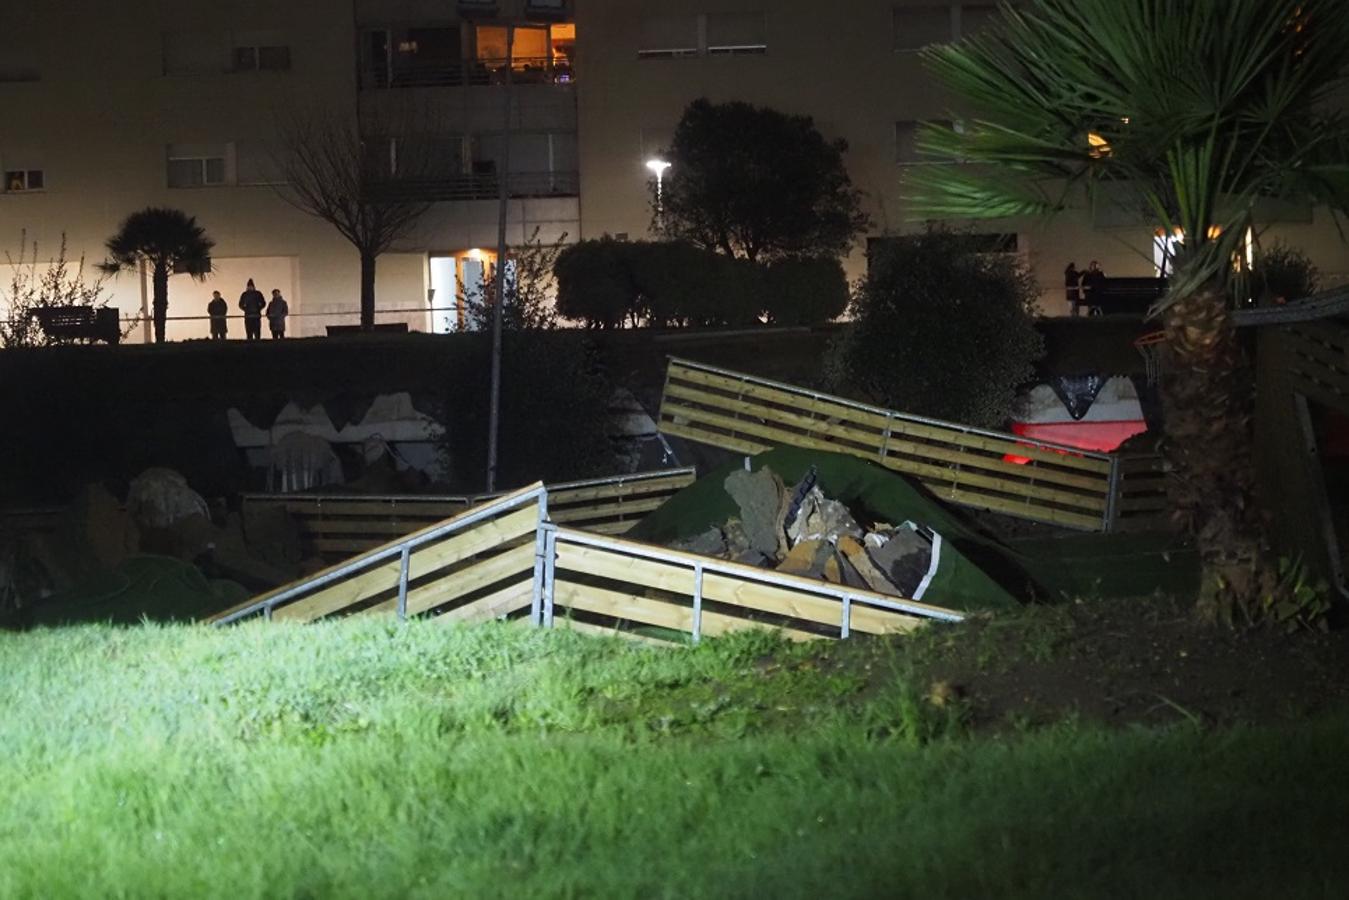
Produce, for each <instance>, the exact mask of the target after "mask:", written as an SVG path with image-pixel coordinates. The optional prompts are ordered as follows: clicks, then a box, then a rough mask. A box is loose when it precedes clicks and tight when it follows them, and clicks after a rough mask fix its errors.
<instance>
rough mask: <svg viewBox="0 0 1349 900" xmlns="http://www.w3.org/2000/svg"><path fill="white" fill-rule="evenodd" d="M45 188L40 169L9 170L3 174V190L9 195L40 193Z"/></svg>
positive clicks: (44, 179)
mask: <svg viewBox="0 0 1349 900" xmlns="http://www.w3.org/2000/svg"><path fill="white" fill-rule="evenodd" d="M46 186H47V179H46V177H45V176H44V175H43V174H42V170H41V169H10V170H9V171H7V172H5V190H6V191H8V192H11V193H19V192H21V191H40V190H42V189H43V188H45V187H46Z"/></svg>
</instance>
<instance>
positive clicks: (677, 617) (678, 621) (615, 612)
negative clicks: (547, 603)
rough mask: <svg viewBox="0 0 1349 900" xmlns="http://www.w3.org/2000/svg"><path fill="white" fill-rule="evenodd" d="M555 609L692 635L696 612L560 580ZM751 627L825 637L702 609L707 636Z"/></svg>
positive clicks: (795, 635) (802, 636)
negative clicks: (582, 612)
mask: <svg viewBox="0 0 1349 900" xmlns="http://www.w3.org/2000/svg"><path fill="white" fill-rule="evenodd" d="M553 604H554V606H555V607H556V606H563V607H567V608H570V609H579V610H583V611H585V612H590V613H596V614H598V615H604V616H610V617H612V618H615V619H627V620H629V621H633V622H641V623H642V624H645V625H655V626H656V627H658V628H669V629H671V630H672V631H682V632H684V633H686V634H692V633H693V609H692V608H690V607H685V606H681V605H679V604H677V603H670V602H668V601H665V600H660V599H657V598H654V597H643V596H641V595H638V594H626V593H623V592H622V591H611V590H608V589H606V588H597V587H592V586H589V585H582V584H575V583H572V582H568V581H558V582H556V583H555V584H554V587H553ZM554 621H556V619H555V620H554ZM750 628H762V629H765V630H768V631H776V632H778V633H779V634H781V635H782V636H783V637H786V638H788V639H790V640H793V641H813V640H819V639H820V638H821V637H822V635H818V634H811V633H810V632H808V631H800V630H798V629H795V628H779V627H774V626H773V625H771V624H769V623H766V622H753V621H750V620H748V619H739V618H736V617H735V616H728V615H724V614H722V613H717V612H712V611H711V610H703V617H702V633H703V634H704V635H706V636H707V637H715V636H718V635H723V634H730V633H731V632H732V631H745V630H748V629H750Z"/></svg>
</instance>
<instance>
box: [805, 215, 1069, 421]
mask: <svg viewBox="0 0 1349 900" xmlns="http://www.w3.org/2000/svg"><path fill="white" fill-rule="evenodd" d="M1038 296H1039V291H1038V289H1037V287H1036V284H1035V280H1034V278H1033V277H1032V276H1031V274H1030V272H1029V271H1028V270H1027V269H1026V267H1025V266H1024V265H1022V264H1021V263H1020V262H1019V261H1017V260H1015V259H1013V258H1010V257H1006V256H1001V255H994V254H982V253H977V252H974V250H973V249H972V245H971V243H970V241H969V239H968V238H967V237H966V236H963V235H960V234H956V233H952V232H947V231H941V230H932V231H928V232H926V233H923V234H917V235H911V236H905V237H900V238H895V239H893V240H891V241H888V242H886V244H885V245H883V246H879V247H877V248H876V249H875V250H873V252H872V255H871V258H870V261H869V272H868V276H867V280H866V282H865V283H864V284H863V285H862V286H861V288H860V290H859V291H858V294H857V296H856V297H855V298H854V300H853V304H852V314H853V318H854V320H855V321H854V324H853V325H852V326H851V327H850V328H849V329H848V330H846V331H845V332H844V333H843V334H842V335H841V336H840V338H838V339H837V340H836V343H835V346H834V347H833V348H832V350H831V356H832V360H831V365H830V369H831V371H830V372H829V374H830V376H831V380H832V381H833V382H834V385H833V386H834V388H835V389H836V390H843V391H846V392H853V393H860V394H862V395H863V396H865V397H866V399H868V400H870V401H871V402H874V403H877V404H880V405H882V406H887V407H891V408H893V409H898V410H901V411H903V412H907V413H914V414H917V415H923V416H931V417H933V418H939V419H949V420H952V421H956V422H963V423H966V424H969V425H975V426H981V427H998V426H1001V425H1002V424H1003V423H1005V422H1006V420H1007V419H1008V418H1010V417H1011V415H1012V413H1013V409H1014V405H1015V398H1016V392H1017V389H1018V387H1020V386H1021V385H1022V384H1023V383H1024V382H1025V381H1026V380H1027V379H1029V378H1030V377H1031V376H1032V374H1033V373H1034V363H1035V361H1036V360H1037V359H1039V358H1040V357H1041V356H1043V355H1044V341H1043V339H1042V338H1041V337H1040V335H1039V333H1038V332H1037V331H1036V330H1035V325H1034V319H1033V315H1032V309H1033V307H1034V304H1035V301H1036V299H1037V298H1038Z"/></svg>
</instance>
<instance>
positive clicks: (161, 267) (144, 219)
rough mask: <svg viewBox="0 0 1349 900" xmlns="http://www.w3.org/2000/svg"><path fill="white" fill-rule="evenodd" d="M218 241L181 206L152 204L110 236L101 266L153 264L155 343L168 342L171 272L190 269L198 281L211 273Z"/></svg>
mask: <svg viewBox="0 0 1349 900" xmlns="http://www.w3.org/2000/svg"><path fill="white" fill-rule="evenodd" d="M214 246H215V241H213V240H211V239H210V238H209V237H207V236H206V230H205V229H204V228H202V227H201V226H200V225H198V224H197V220H196V217H194V216H189V215H188V214H187V213H185V212H182V211H181V210H177V209H161V208H157V207H148V208H146V209H143V210H141V211H140V212H134V213H132V214H131V215H129V216H127V217H126V219H125V220H124V221H123V222H122V224H121V227H119V228H118V229H117V233H116V234H114V235H113V236H112V237H110V238H108V243H107V248H108V260H107V261H106V262H104V263H102V264H101V265H100V266H99V268H101V269H102V270H103V271H105V272H107V273H109V274H112V275H116V274H117V273H118V272H122V271H128V270H134V269H135V268H136V267H137V266H138V265H139V264H140V263H141V262H144V263H145V264H146V265H147V266H149V267H150V273H151V281H152V284H153V297H154V323H155V343H157V344H162V343H163V342H164V326H165V323H166V320H167V319H168V314H169V276H170V275H172V274H173V273H174V272H187V273H188V274H190V275H191V276H192V277H193V278H195V279H197V280H198V281H204V280H205V279H206V276H207V275H209V274H211V248H212V247H214Z"/></svg>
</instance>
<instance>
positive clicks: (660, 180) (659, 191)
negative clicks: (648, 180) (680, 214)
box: [646, 158, 670, 219]
mask: <svg viewBox="0 0 1349 900" xmlns="http://www.w3.org/2000/svg"><path fill="white" fill-rule="evenodd" d="M646 167H647V168H648V169H650V170H651V173H652V174H653V175H655V176H656V218H657V219H660V218H661V216H662V213H664V212H665V205H664V203H663V202H662V200H663V197H664V190H663V187H664V180H665V170H666V169H668V168H670V163H668V162H666V161H665V160H663V159H659V158H656V159H648V160H647V161H646Z"/></svg>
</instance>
